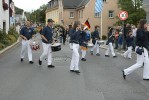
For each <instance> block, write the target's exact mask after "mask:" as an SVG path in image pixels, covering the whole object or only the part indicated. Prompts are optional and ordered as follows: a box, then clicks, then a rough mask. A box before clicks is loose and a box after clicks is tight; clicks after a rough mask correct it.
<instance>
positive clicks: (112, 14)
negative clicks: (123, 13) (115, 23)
mask: <svg viewBox="0 0 149 100" xmlns="http://www.w3.org/2000/svg"><path fill="white" fill-rule="evenodd" d="M109 18H114V11H112V10H110V11H109Z"/></svg>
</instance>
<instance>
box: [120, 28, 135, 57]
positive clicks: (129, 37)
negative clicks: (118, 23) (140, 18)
mask: <svg viewBox="0 0 149 100" xmlns="http://www.w3.org/2000/svg"><path fill="white" fill-rule="evenodd" d="M126 44H127V48H128V50H127V51H126V52H125V53H124V54H122V56H124V57H125V58H126V57H128V58H129V59H132V58H131V53H132V45H133V36H132V31H131V30H130V31H128V34H127V36H126Z"/></svg>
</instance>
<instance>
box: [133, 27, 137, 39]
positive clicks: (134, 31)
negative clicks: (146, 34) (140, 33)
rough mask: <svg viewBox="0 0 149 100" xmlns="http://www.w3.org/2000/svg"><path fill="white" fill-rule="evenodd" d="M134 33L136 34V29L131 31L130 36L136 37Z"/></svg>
mask: <svg viewBox="0 0 149 100" xmlns="http://www.w3.org/2000/svg"><path fill="white" fill-rule="evenodd" d="M136 33H137V28H135V29H132V36H134V37H136Z"/></svg>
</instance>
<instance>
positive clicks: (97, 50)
mask: <svg viewBox="0 0 149 100" xmlns="http://www.w3.org/2000/svg"><path fill="white" fill-rule="evenodd" d="M94 49H96V54H97V53H99V44H98V43H97V41H96V43H95V45H94V46H93V48H91V52H93V51H94Z"/></svg>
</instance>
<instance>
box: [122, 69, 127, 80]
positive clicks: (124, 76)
mask: <svg viewBox="0 0 149 100" xmlns="http://www.w3.org/2000/svg"><path fill="white" fill-rule="evenodd" d="M122 73H123V78H124V79H126V75H125V72H124V70H123V71H122Z"/></svg>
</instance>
